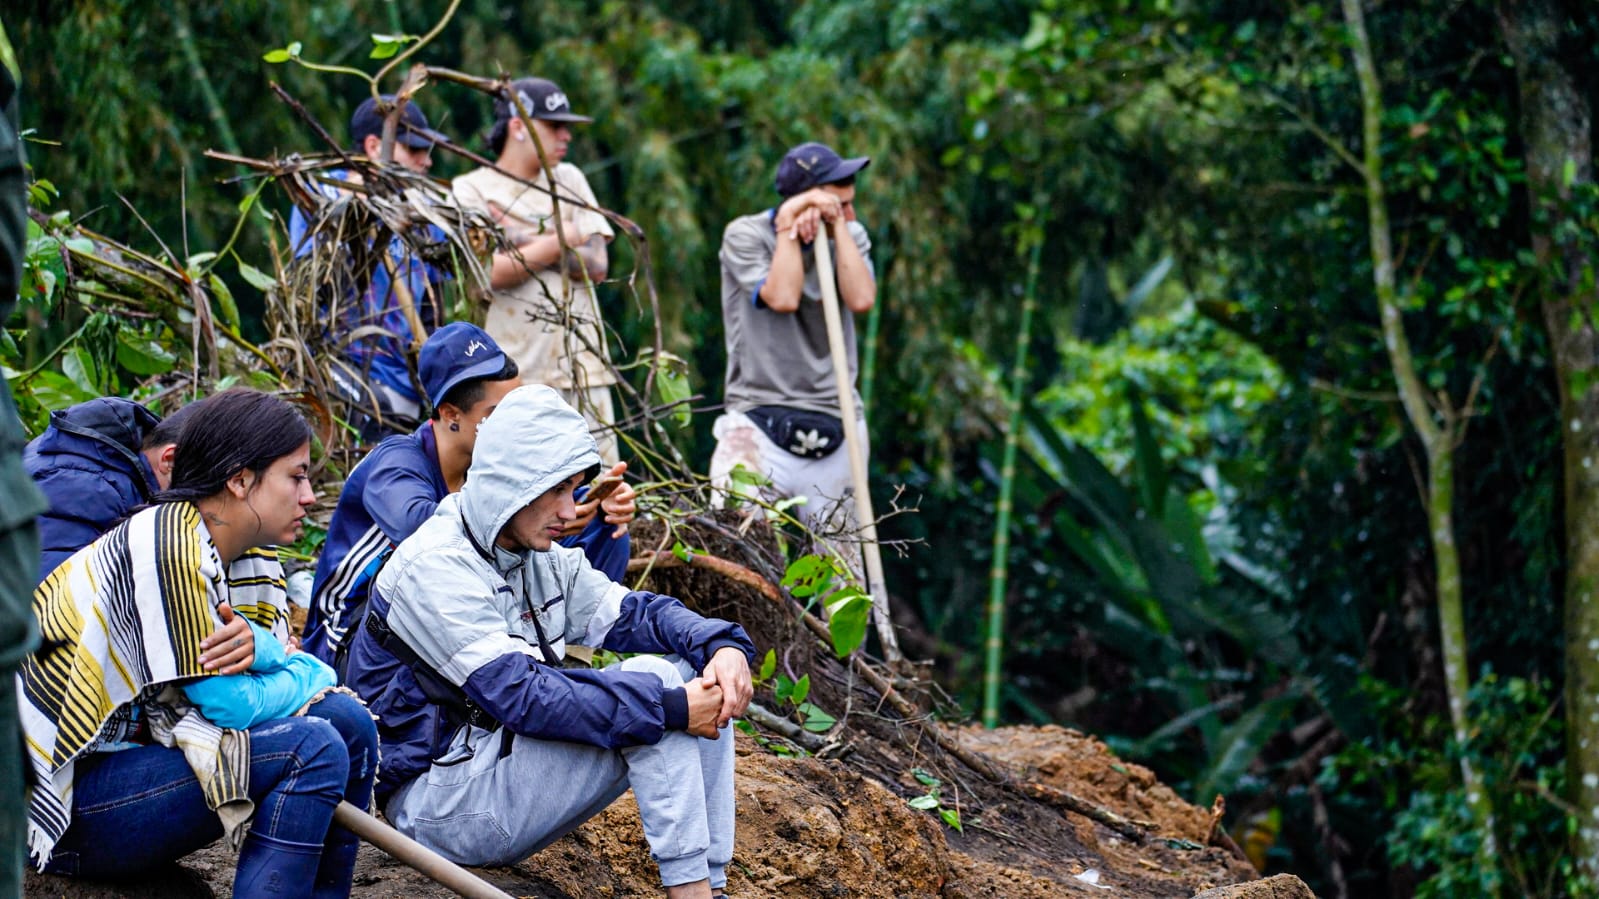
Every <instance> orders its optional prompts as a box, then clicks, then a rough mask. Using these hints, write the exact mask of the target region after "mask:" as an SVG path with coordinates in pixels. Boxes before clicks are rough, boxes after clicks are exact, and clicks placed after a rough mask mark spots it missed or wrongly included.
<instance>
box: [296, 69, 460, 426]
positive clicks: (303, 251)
mask: <svg viewBox="0 0 1599 899" xmlns="http://www.w3.org/2000/svg"><path fill="white" fill-rule="evenodd" d="M379 99H381V102H380V101H379ZM394 102H395V98H394V96H393V95H389V94H385V95H383V96H382V97H381V98H372V97H368V98H367V99H366V100H364V101H362V102H361V105H359V106H357V107H356V108H355V113H354V114H352V115H351V116H350V144H351V151H352V152H354V153H357V154H360V155H363V156H365V157H367V158H368V159H370V160H372V161H374V162H376V161H378V160H379V159H380V158H381V151H382V147H383V122H384V119H385V117H387V116H388V114H389V113H390V111H392V109H393V108H394V107H393V104H394ZM447 140H448V138H446V137H445V136H444V135H442V134H440V133H439V132H437V131H434V130H433V129H432V128H430V127H428V120H427V116H426V115H424V114H423V113H422V110H421V108H420V107H418V106H417V105H416V104H415V103H414V102H408V103H406V104H405V105H404V106H402V107H400V115H399V120H398V121H397V122H396V128H395V133H394V154H393V161H394V163H395V164H396V165H399V166H402V167H404V168H406V169H409V170H411V171H413V172H416V173H417V174H419V175H426V174H427V173H428V170H429V169H430V168H431V167H432V165H433V155H432V154H433V146H434V145H435V144H437V143H440V142H445V141H447ZM327 174H328V177H330V178H333V179H336V180H338V181H344V182H347V183H350V184H357V183H359V182H360V180H361V175H360V173H359V172H353V171H350V170H347V169H335V170H332V171H330V172H328V173H327ZM315 186H316V188H317V190H319V191H320V192H321V194H322V196H323V197H324V198H325V199H326V200H327V201H328V202H331V201H334V200H337V199H338V198H339V196H340V194H341V191H340V189H339V188H338V187H336V186H335V185H332V184H327V183H325V182H316V183H315ZM427 227H428V228H433V227H434V226H431V225H429V226H427ZM308 231H309V220H308V219H307V217H306V215H305V212H304V211H303V210H301V209H299V208H298V207H296V208H295V210H294V212H293V213H292V214H291V215H290V216H289V243H290V246H292V247H293V248H294V257H295V259H302V258H305V257H308V256H310V255H311V254H312V253H313V251H314V250H315V244H314V242H313V241H311V240H307V239H306V237H307V232H308ZM438 237H439V239H441V240H442V239H443V235H442V234H440V235H438ZM389 256H390V258H391V259H392V260H393V263H394V269H393V272H394V275H395V276H399V277H403V279H404V283H405V284H406V286H407V287H408V288H409V290H410V294H411V298H412V300H413V302H414V303H415V304H416V312H417V317H418V318H419V320H420V321H421V323H422V326H423V329H424V331H426V332H431V331H432V330H433V329H434V328H435V327H437V326H439V325H441V324H443V319H444V314H443V303H442V286H443V283H444V281H445V280H447V278H448V275H447V274H446V273H444V272H443V271H440V270H439V269H438V268H436V267H434V266H432V265H430V264H428V263H427V262H424V261H423V260H421V259H419V258H416V256H415V255H414V254H413V253H412V252H411V250H410V248H409V247H408V246H407V244H406V243H405V241H403V240H401V239H399V238H398V237H396V238H395V239H394V241H393V242H392V243H391V244H390V245H389ZM397 294H398V292H397V291H395V290H394V287H393V281H392V278H391V276H390V271H389V269H388V268H387V267H386V266H383V265H376V266H374V267H373V269H372V272H371V280H370V282H369V285H368V287H367V290H366V292H365V294H364V295H363V296H362V297H360V298H359V300H353V299H352V300H350V301H347V302H346V301H341V302H340V303H339V307H340V310H341V314H340V316H339V321H338V323H337V326H338V330H339V331H340V332H342V333H344V334H348V333H350V332H353V331H355V330H356V329H358V328H362V327H367V326H376V327H378V328H381V329H383V330H384V331H386V332H388V334H387V335H383V334H372V335H371V336H367V337H362V338H358V339H356V340H353V341H351V342H350V344H349V348H348V350H347V351H346V352H345V354H344V357H343V359H341V360H339V362H340V363H342V364H335V365H334V366H332V367H331V368H332V375H333V381H334V388H335V389H336V390H337V391H338V393H339V394H340V396H341V397H342V398H343V399H344V400H345V401H346V402H347V403H348V405H349V412H348V413H347V415H346V417H347V418H348V419H349V420H350V422H351V424H352V426H354V427H355V428H356V430H357V432H358V434H359V435H360V438H361V440H362V442H363V443H375V442H377V441H378V440H381V439H382V438H383V437H385V436H387V435H389V434H396V433H402V432H405V431H408V430H410V429H411V428H414V427H415V426H416V425H417V424H418V423H419V422H420V420H421V417H422V415H421V413H422V398H421V396H420V395H419V394H418V393H417V390H416V386H415V384H414V382H413V381H412V379H411V370H410V366H409V365H408V363H407V361H406V347H407V346H408V345H409V344H410V343H411V340H412V336H413V335H412V327H411V322H410V319H409V317H408V316H407V315H406V314H405V312H404V310H403V309H402V307H401V303H400V299H399V297H398V295H397ZM389 335H392V336H389ZM421 336H422V337H423V338H425V337H426V334H423V335H421Z"/></svg>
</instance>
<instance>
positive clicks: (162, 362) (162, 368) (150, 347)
mask: <svg viewBox="0 0 1599 899" xmlns="http://www.w3.org/2000/svg"><path fill="white" fill-rule="evenodd" d="M177 363H178V357H177V356H175V355H173V354H172V353H171V352H168V351H167V349H166V347H163V346H162V345H161V344H160V342H159V341H156V340H153V339H151V338H149V337H145V336H143V335H141V334H139V333H138V332H136V331H128V330H122V331H119V332H118V333H117V364H118V365H120V366H122V367H123V368H125V369H127V370H128V371H130V372H132V373H134V374H136V375H139V376H140V377H147V376H149V375H159V374H162V373H164V372H169V371H171V370H172V368H173V366H175V365H177Z"/></svg>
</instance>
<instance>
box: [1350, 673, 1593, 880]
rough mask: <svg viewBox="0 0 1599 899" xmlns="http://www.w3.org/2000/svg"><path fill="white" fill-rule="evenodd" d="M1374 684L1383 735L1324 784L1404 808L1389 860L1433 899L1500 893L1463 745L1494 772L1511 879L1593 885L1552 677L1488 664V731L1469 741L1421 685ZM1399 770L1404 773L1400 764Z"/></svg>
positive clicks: (1475, 699)
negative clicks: (1418, 701) (1483, 849)
mask: <svg viewBox="0 0 1599 899" xmlns="http://www.w3.org/2000/svg"><path fill="white" fill-rule="evenodd" d="M1362 689H1363V691H1364V692H1365V693H1366V695H1367V697H1368V698H1369V699H1370V700H1371V702H1372V704H1373V706H1374V708H1375V710H1376V711H1377V713H1378V714H1379V715H1380V716H1381V718H1382V721H1383V729H1382V731H1381V732H1380V734H1379V735H1374V736H1373V737H1372V738H1369V739H1367V740H1364V741H1362V742H1361V743H1359V744H1357V745H1352V746H1350V747H1347V748H1346V749H1345V750H1343V751H1342V752H1340V753H1339V754H1338V756H1337V757H1336V758H1335V759H1334V760H1332V761H1331V763H1330V764H1328V765H1327V766H1326V767H1325V768H1324V769H1323V771H1322V772H1321V775H1320V780H1321V783H1322V786H1323V789H1325V790H1328V791H1332V790H1348V791H1351V792H1360V793H1366V794H1370V795H1373V796H1375V797H1376V798H1378V800H1379V801H1380V802H1381V803H1382V806H1383V808H1384V810H1385V812H1386V813H1388V814H1391V815H1392V816H1393V829H1392V830H1391V831H1390V834H1389V839H1388V841H1387V853H1388V859H1389V861H1390V862H1391V863H1392V864H1394V865H1396V866H1401V867H1404V868H1408V869H1410V870H1411V871H1413V872H1415V874H1416V875H1417V876H1418V878H1419V882H1418V883H1417V886H1416V893H1415V895H1416V896H1418V897H1422V899H1443V897H1451V899H1453V897H1473V896H1485V895H1488V894H1489V885H1488V884H1487V883H1486V882H1485V881H1484V877H1483V872H1482V870H1481V868H1480V866H1479V865H1478V863H1477V858H1476V855H1475V853H1476V851H1477V844H1478V841H1479V839H1480V837H1479V835H1478V834H1477V832H1476V830H1475V828H1474V826H1473V824H1472V817H1471V812H1470V810H1469V809H1468V808H1467V806H1466V799H1465V796H1464V795H1463V794H1462V793H1461V791H1460V790H1459V788H1458V787H1457V786H1456V784H1458V782H1459V766H1460V760H1461V759H1462V757H1465V758H1470V759H1471V760H1472V762H1473V764H1474V765H1475V767H1476V770H1478V771H1480V772H1481V773H1482V775H1483V783H1484V788H1485V789H1486V790H1488V792H1489V794H1490V795H1491V797H1492V801H1493V806H1494V810H1495V816H1496V822H1495V823H1496V825H1497V829H1498V835H1499V840H1500V845H1501V846H1506V847H1511V848H1512V851H1510V852H1506V853H1504V854H1503V855H1502V856H1501V860H1502V865H1503V869H1504V872H1505V876H1506V877H1507V878H1508V880H1509V885H1508V886H1509V889H1508V892H1510V893H1511V894H1513V895H1516V896H1525V897H1562V896H1588V895H1593V884H1591V883H1589V882H1587V880H1586V879H1585V878H1584V877H1583V876H1582V874H1581V873H1580V872H1579V871H1578V870H1577V868H1576V862H1575V860H1574V859H1573V858H1572V857H1571V855H1570V853H1569V852H1568V851H1567V846H1568V844H1569V840H1570V839H1571V838H1572V836H1573V835H1574V834H1575V832H1576V829H1577V828H1578V827H1579V826H1581V825H1582V823H1583V822H1582V816H1581V815H1580V814H1579V812H1578V810H1577V809H1573V808H1571V807H1570V806H1568V805H1566V804H1565V802H1564V801H1563V800H1562V799H1561V798H1560V797H1561V795H1562V794H1563V791H1564V789H1565V786H1566V783H1565V778H1566V768H1565V765H1564V763H1563V761H1562V759H1563V749H1564V746H1563V740H1564V732H1563V731H1564V729H1563V727H1562V726H1561V721H1560V718H1559V717H1558V716H1557V715H1556V714H1555V711H1556V705H1557V700H1556V699H1555V698H1554V697H1553V696H1552V695H1551V694H1552V691H1551V687H1550V684H1549V683H1548V682H1547V681H1538V680H1528V679H1524V678H1519V677H1500V676H1498V675H1496V674H1494V673H1492V672H1491V671H1490V672H1487V673H1485V674H1484V676H1483V677H1482V678H1480V679H1479V680H1478V681H1477V683H1476V684H1474V685H1473V687H1472V690H1471V709H1472V715H1473V719H1472V720H1473V721H1474V722H1476V724H1477V727H1478V729H1477V731H1476V732H1475V733H1474V734H1473V735H1472V738H1471V742H1470V743H1469V744H1468V745H1467V746H1464V747H1463V746H1460V745H1458V744H1456V743H1454V742H1453V741H1452V740H1450V739H1449V737H1448V733H1449V724H1448V720H1447V718H1445V717H1444V716H1442V715H1429V716H1425V717H1423V718H1419V719H1418V718H1417V717H1416V716H1415V715H1414V712H1413V706H1414V697H1412V696H1410V695H1407V693H1406V692H1405V691H1404V690H1401V689H1397V688H1395V687H1393V686H1390V685H1387V684H1383V683H1381V682H1379V681H1377V680H1375V679H1367V680H1366V681H1365V682H1364V683H1363V685H1362ZM1396 775H1397V776H1396Z"/></svg>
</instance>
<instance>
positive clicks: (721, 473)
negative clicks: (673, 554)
mask: <svg viewBox="0 0 1599 899" xmlns="http://www.w3.org/2000/svg"><path fill="white" fill-rule="evenodd" d="M870 162H871V160H870V159H869V158H868V157H865V156H859V157H855V158H852V159H847V158H844V157H842V156H840V155H839V154H838V153H837V152H835V151H834V150H833V148H831V147H829V146H827V145H825V144H819V143H804V144H800V145H799V146H797V147H795V148H793V149H792V150H789V151H788V153H787V154H786V155H784V157H783V161H782V162H781V163H780V164H779V165H778V167H777V193H778V195H779V196H781V197H782V198H783V199H782V202H781V203H780V204H779V205H778V206H776V207H774V208H771V209H767V210H765V211H763V212H757V213H754V214H752V215H746V216H742V217H740V218H736V219H734V220H733V221H732V222H731V223H729V224H728V226H727V228H726V229H725V230H724V231H723V233H722V251H721V260H722V325H723V328H724V331H725V340H726V343H727V380H726V392H725V398H724V401H725V403H726V411H725V412H724V413H723V414H722V415H721V416H720V417H719V418H718V419H717V420H716V423H715V426H714V433H715V435H716V452H715V454H714V455H713V456H712V457H711V482H712V485H713V486H714V487H716V488H717V489H719V490H722V491H724V492H726V493H733V492H737V490H736V488H735V487H734V480H733V470H734V469H735V468H738V467H740V466H742V467H743V468H745V469H747V470H749V471H751V472H752V473H759V474H762V475H764V476H765V477H766V478H767V479H769V480H770V487H769V488H768V489H767V494H768V498H769V499H779V498H789V497H801V496H803V497H805V498H806V502H805V504H804V505H803V506H802V507H801V514H802V516H803V518H804V520H805V522H806V524H807V525H808V526H809V527H810V528H811V529H812V530H813V531H816V532H818V533H823V534H825V533H836V532H839V531H841V530H848V529H850V528H851V527H852V522H853V507H852V505H851V504H850V503H847V502H843V501H842V500H844V499H845V498H846V495H847V494H848V492H849V489H850V467H849V455H848V454H847V453H840V452H837V450H838V449H839V447H841V446H843V444H844V428H843V421H842V418H841V415H842V411H841V408H840V403H839V396H838V386H837V382H836V380H835V378H834V375H833V361H832V354H831V351H830V349H829V344H828V339H827V327H826V322H825V319H824V318H823V311H822V306H821V303H820V302H818V301H819V300H821V298H822V289H821V282H820V281H819V280H818V278H817V273H816V268H815V265H816V261H815V256H814V254H813V247H814V241H815V240H817V239H818V238H819V237H821V238H824V239H828V240H830V241H831V242H832V244H831V245H832V247H833V265H834V277H835V280H836V281H837V287H838V297H839V300H840V301H841V302H842V303H843V305H844V307H845V309H846V310H847V311H848V312H851V313H860V312H866V311H868V310H870V309H871V308H872V305H873V304H874V303H875V302H876V301H877V282H876V280H875V277H874V274H873V271H872V263H871V255H870V254H871V248H872V242H871V239H870V238H869V237H867V234H866V228H865V227H864V226H862V225H861V223H860V222H858V221H856V218H855V177H856V175H857V174H859V173H860V171H861V170H862V169H864V168H866V166H867V165H868V164H869V163H870ZM843 325H844V343H845V347H846V349H847V352H848V355H849V368H850V377H851V383H852V384H853V382H854V377H855V372H856V349H855V321H854V316H853V315H849V314H845V315H844V316H843ZM855 404H856V408H857V409H862V406H861V402H860V398H859V397H858V396H857V397H856V398H855ZM861 414H862V415H864V412H862V413H861ZM860 433H861V434H862V435H863V437H864V435H865V433H866V427H865V421H864V420H863V421H862V422H861V427H860ZM867 449H868V448H867V447H865V446H863V447H862V451H863V453H864V452H866V451H867ZM840 550H841V552H842V553H843V554H844V555H845V557H846V559H848V560H850V561H851V564H852V566H853V560H854V555H855V554H854V553H853V552H851V551H850V549H849V545H848V544H840Z"/></svg>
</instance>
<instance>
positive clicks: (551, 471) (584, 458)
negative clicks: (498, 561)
mask: <svg viewBox="0 0 1599 899" xmlns="http://www.w3.org/2000/svg"><path fill="white" fill-rule="evenodd" d="M599 465H600V451H599V448H598V447H597V446H596V445H595V443H594V438H593V437H592V436H591V435H590V434H589V426H588V422H586V421H584V420H583V416H582V415H580V414H578V412H577V410H576V409H573V408H572V407H571V406H569V405H567V404H566V401H565V400H563V399H561V395H560V394H559V393H556V392H555V391H554V390H553V389H551V388H549V387H545V386H543V385H542V384H529V385H526V386H523V387H518V388H516V389H515V390H513V391H511V392H510V393H508V394H506V396H505V399H503V400H501V401H500V404H499V406H497V407H496V408H495V410H494V414H493V415H490V416H489V417H488V418H487V419H486V420H485V421H484V422H483V426H482V428H481V429H479V431H478V435H477V445H476V447H475V448H474V449H473V451H472V466H471V468H469V469H467V475H466V485H465V486H464V487H462V488H461V513H462V516H463V518H464V519H465V521H466V526H467V529H468V530H470V531H471V535H472V538H473V539H474V540H475V541H476V542H477V544H478V545H479V546H481V547H491V546H493V545H494V539H495V538H496V537H498V536H499V533H500V529H501V528H503V527H505V523H506V522H508V521H510V520H511V516H513V515H515V514H516V513H517V512H520V511H521V510H522V508H523V507H524V506H526V505H527V504H528V503H531V502H533V500H535V499H537V498H538V497H539V496H540V495H542V494H543V493H544V492H545V491H547V490H549V489H550V488H551V487H554V486H555V485H556V484H559V483H561V482H562V481H564V480H566V479H567V478H569V477H571V476H572V475H574V474H577V473H578V472H582V471H587V470H589V469H598V468H599Z"/></svg>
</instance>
